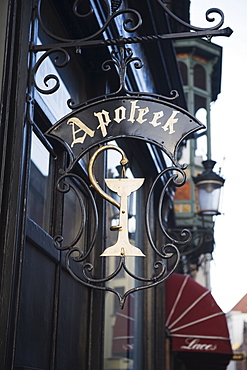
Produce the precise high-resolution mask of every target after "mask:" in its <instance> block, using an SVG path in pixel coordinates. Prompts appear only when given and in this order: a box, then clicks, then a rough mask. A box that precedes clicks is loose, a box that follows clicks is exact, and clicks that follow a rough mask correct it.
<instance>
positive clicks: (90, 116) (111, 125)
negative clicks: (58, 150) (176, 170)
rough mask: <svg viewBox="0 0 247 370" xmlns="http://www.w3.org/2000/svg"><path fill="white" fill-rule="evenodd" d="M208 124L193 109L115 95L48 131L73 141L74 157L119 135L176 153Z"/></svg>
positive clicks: (72, 150)
mask: <svg viewBox="0 0 247 370" xmlns="http://www.w3.org/2000/svg"><path fill="white" fill-rule="evenodd" d="M203 127H204V125H203V124H202V123H200V122H199V121H198V120H197V119H196V118H195V117H193V116H192V115H191V114H190V113H189V112H187V111H185V110H183V109H182V108H179V107H177V106H176V105H173V104H171V103H167V102H164V101H162V100H158V99H153V98H142V97H133V96H132V97H114V98H107V99H105V100H101V101H99V102H94V103H92V104H88V105H85V106H83V107H82V108H80V109H77V110H75V111H73V112H72V113H70V114H69V115H67V116H65V117H63V118H62V119H61V120H60V121H58V122H57V123H56V124H55V125H54V126H52V127H51V128H50V129H49V130H48V131H47V133H46V135H49V136H50V135H51V136H53V137H56V138H58V139H59V140H61V141H63V142H65V143H66V144H67V145H69V147H70V149H71V152H72V153H73V155H74V159H77V158H78V157H80V156H81V155H82V154H83V153H84V152H85V151H86V150H88V149H89V148H90V147H92V146H94V145H95V144H97V143H100V142H102V141H103V142H105V141H108V140H113V139H116V138H119V137H137V138H141V139H144V140H149V141H153V142H154V143H156V144H158V145H160V146H162V147H164V148H165V149H166V150H167V151H168V152H169V153H171V154H172V155H173V156H174V155H175V151H176V148H177V146H178V144H179V143H180V142H181V141H182V140H183V139H185V137H186V136H187V135H189V134H191V133H192V132H195V131H197V130H199V129H201V128H203Z"/></svg>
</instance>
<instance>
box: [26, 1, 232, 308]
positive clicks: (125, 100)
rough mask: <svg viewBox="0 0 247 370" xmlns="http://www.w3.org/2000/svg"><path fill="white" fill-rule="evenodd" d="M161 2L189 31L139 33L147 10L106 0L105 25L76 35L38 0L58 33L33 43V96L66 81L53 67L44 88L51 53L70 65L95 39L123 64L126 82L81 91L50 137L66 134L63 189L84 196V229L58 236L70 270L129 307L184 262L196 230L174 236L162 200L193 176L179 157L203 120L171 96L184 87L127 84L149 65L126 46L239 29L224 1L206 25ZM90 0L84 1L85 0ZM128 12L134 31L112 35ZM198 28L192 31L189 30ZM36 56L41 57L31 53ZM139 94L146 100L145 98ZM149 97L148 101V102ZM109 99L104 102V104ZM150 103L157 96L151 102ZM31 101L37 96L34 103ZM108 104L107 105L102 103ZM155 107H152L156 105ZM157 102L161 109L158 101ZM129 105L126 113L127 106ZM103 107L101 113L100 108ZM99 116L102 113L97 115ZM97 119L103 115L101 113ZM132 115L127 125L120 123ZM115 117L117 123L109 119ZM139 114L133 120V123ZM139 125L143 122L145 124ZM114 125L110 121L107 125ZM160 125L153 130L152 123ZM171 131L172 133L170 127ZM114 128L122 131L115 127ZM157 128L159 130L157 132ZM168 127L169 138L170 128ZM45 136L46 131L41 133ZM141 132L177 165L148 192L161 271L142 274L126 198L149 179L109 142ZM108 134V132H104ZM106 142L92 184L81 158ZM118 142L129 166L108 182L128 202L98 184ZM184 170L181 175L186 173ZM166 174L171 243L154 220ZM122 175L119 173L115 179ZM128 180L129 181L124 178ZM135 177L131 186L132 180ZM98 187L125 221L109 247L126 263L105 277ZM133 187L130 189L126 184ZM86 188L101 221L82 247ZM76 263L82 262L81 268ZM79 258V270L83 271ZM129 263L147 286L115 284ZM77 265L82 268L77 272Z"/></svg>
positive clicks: (127, 26)
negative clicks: (163, 89)
mask: <svg viewBox="0 0 247 370" xmlns="http://www.w3.org/2000/svg"><path fill="white" fill-rule="evenodd" d="M157 2H158V4H159V5H160V6H161V10H163V11H164V12H165V13H166V14H167V15H168V16H169V17H172V18H173V19H174V20H175V21H177V22H179V23H180V24H182V25H183V26H185V27H187V28H188V32H183V33H175V34H162V35H139V34H138V36H133V33H135V32H136V31H137V30H138V31H139V30H140V26H141V24H142V17H141V15H140V13H139V12H138V11H137V10H135V9H128V8H127V9H121V4H122V1H121V0H115V1H114V0H112V1H111V6H110V5H109V1H107V0H101V3H102V5H104V6H105V19H104V21H103V24H102V26H101V27H100V28H99V29H98V30H97V31H96V32H94V33H92V34H91V35H88V36H86V37H84V38H80V39H68V38H64V37H61V36H60V35H56V34H54V33H53V32H51V31H50V30H49V29H48V28H47V27H46V26H45V24H44V22H43V20H42V1H41V0H40V1H39V2H38V5H37V7H36V9H35V14H34V20H33V21H34V23H35V20H38V23H39V26H40V27H41V28H42V30H43V32H44V33H45V34H46V35H47V36H48V37H49V38H50V39H51V40H54V42H52V43H51V44H42V45H37V44H35V43H34V42H32V43H31V44H30V52H31V54H32V56H34V55H36V56H37V61H36V62H35V63H34V65H31V67H30V86H29V88H30V90H29V92H28V93H29V94H28V102H29V103H31V101H30V99H29V97H30V96H31V95H32V94H31V90H32V88H33V87H35V88H36V89H37V90H38V91H39V92H40V93H41V94H53V93H54V92H56V91H57V90H58V89H59V86H60V81H59V77H58V76H56V75H54V74H52V73H50V74H48V75H46V76H45V77H44V79H43V82H44V86H45V88H41V87H40V86H39V85H38V83H37V81H36V74H37V71H38V70H39V68H40V66H41V65H42V63H43V62H44V61H45V60H46V58H48V57H50V56H51V55H53V56H55V58H54V59H53V62H54V64H55V67H57V68H62V67H65V66H66V65H67V64H68V63H69V61H70V52H71V49H72V50H74V51H75V50H76V52H78V53H79V52H80V50H81V49H82V48H88V47H100V46H102V47H108V48H109V49H110V55H111V59H110V60H107V61H105V62H104V63H103V65H102V69H103V70H104V71H108V70H109V69H110V68H111V66H112V65H114V67H115V68H116V70H117V72H118V76H119V86H118V89H117V90H116V91H114V92H111V93H109V94H107V95H103V96H100V97H97V98H95V99H92V100H90V101H87V102H83V103H79V104H75V102H74V101H73V99H70V100H69V101H68V102H67V104H68V106H69V108H71V109H72V110H73V115H68V116H66V117H64V118H62V119H61V120H60V121H59V122H57V123H56V125H54V126H53V127H52V128H51V129H50V130H48V132H47V133H46V137H49V136H53V138H54V137H55V138H56V139H57V140H59V141H60V142H61V143H62V144H63V145H64V146H65V148H66V150H67V152H68V157H69V163H68V166H67V168H66V169H65V170H63V171H61V176H60V178H59V180H58V183H57V189H58V191H60V192H62V193H64V194H66V193H68V192H69V191H71V190H72V191H73V192H74V193H75V194H76V196H77V199H78V202H79V205H80V210H81V215H82V217H81V224H80V228H79V231H78V233H77V235H76V236H75V237H74V239H73V240H72V241H71V242H70V243H68V244H66V245H64V243H63V237H62V236H61V235H57V236H55V237H54V240H53V242H54V246H55V247H56V248H57V249H58V250H60V251H65V252H66V266H67V269H68V271H69V272H70V274H71V275H72V276H73V277H74V278H75V279H76V280H77V281H79V282H80V283H82V284H84V285H86V286H88V287H90V288H94V289H99V290H102V291H111V292H113V293H114V294H116V296H117V297H118V298H119V301H120V306H121V307H122V308H123V306H124V302H125V300H126V297H127V296H128V295H129V294H131V293H132V292H134V291H138V290H143V289H148V288H151V287H154V286H156V285H158V284H160V283H162V282H163V281H165V280H166V279H167V278H168V277H169V276H170V275H171V274H172V272H173V271H174V269H175V268H176V266H177V264H178V261H179V250H178V246H179V245H185V244H186V243H188V242H189V240H190V238H191V235H190V232H189V231H188V230H183V231H182V232H181V237H182V240H175V239H174V238H172V237H171V236H170V235H169V234H168V232H167V230H166V227H165V225H164V224H163V219H162V205H163V202H164V197H165V194H166V191H167V189H168V188H169V187H170V186H171V185H172V186H182V185H183V184H184V183H185V181H186V176H185V172H184V170H185V166H180V165H179V164H177V163H176V160H175V157H176V150H177V147H178V145H179V143H180V142H181V140H183V139H184V138H185V136H186V135H188V134H190V133H192V132H194V131H196V130H198V129H199V128H201V127H202V125H201V124H200V123H199V122H198V121H197V120H196V119H194V117H192V116H191V115H190V114H189V113H188V112H185V111H183V110H182V109H180V108H179V107H176V106H175V105H173V104H172V103H171V100H173V99H175V98H176V97H177V96H178V93H177V92H176V91H172V92H171V96H169V97H164V96H160V95H157V94H148V93H145V92H132V91H129V89H128V88H127V86H126V73H127V68H128V67H129V65H130V64H131V63H132V62H134V67H135V68H137V69H139V68H141V67H142V61H141V60H140V58H137V57H134V56H133V51H132V50H131V49H130V48H129V47H126V46H125V45H126V44H135V43H140V42H152V41H162V40H176V39H181V38H194V37H200V38H201V37H206V38H207V39H208V40H209V41H210V40H211V38H212V37H213V36H230V35H231V33H232V30H231V29H230V28H225V29H220V28H221V26H222V25H223V22H224V15H223V13H222V11H221V10H219V9H215V8H214V9H210V10H208V11H207V13H206V19H207V21H209V22H213V21H214V18H211V15H212V14H213V13H216V14H218V15H219V16H220V21H219V23H218V24H216V25H215V26H213V27H210V28H199V27H195V26H192V25H190V24H188V23H186V22H184V21H182V20H181V19H179V18H178V17H176V16H175V15H174V14H173V13H172V12H171V11H170V10H169V9H168V8H167V6H166V5H165V4H164V3H163V1H162V0H157ZM79 3H80V0H76V1H75V2H74V4H73V13H74V16H75V17H78V18H81V19H86V18H88V17H90V16H91V15H92V13H93V12H94V10H93V8H91V9H90V10H88V11H86V12H85V14H83V13H80V12H79V11H78V9H79ZM81 4H82V5H83V1H82V2H81ZM117 17H119V19H122V31H123V32H124V33H127V34H128V33H129V34H131V36H130V37H119V38H116V39H111V38H110V39H107V38H106V36H105V35H106V34H107V31H108V30H109V28H110V27H111V25H113V23H114V22H115V20H116V18H117ZM189 30H190V31H189ZM38 52H43V54H42V55H41V56H40V57H38ZM31 59H32V60H34V59H35V58H31ZM51 81H53V82H54V85H53V87H52V88H49V82H51ZM137 102H138V104H139V105H138V106H137ZM147 102H148V103H147ZM103 103H104V109H103V108H102V104H103ZM96 104H97V109H101V111H98V112H96V111H95V109H96V108H95V105H96ZM147 104H150V105H149V106H147ZM30 106H31V104H30ZM112 106H113V108H112V109H113V110H114V112H115V117H114V119H110V117H109V116H108V114H110V113H109V112H108V111H107V109H110V107H112ZM99 107H100V108H99ZM129 107H131V109H132V110H133V112H136V111H137V109H138V110H139V115H138V117H134V115H133V117H132V120H133V122H134V120H136V122H137V123H136V125H135V130H134V131H133V125H129V123H128V121H131V119H127V118H126V117H125V113H126V111H127V109H129ZM149 108H150V109H149ZM151 108H153V110H152V109H151ZM151 110H152V114H153V116H150V117H149V119H148V120H147V119H143V117H144V115H146V114H148V112H149V113H150V112H151ZM84 111H87V114H89V115H90V117H91V118H90V124H92V126H90V127H89V126H87V125H86V124H85V123H84V121H83V120H81V119H80V115H82V116H83V114H84ZM120 112H121V114H120ZM97 115H98V116H97ZM95 116H97V117H98V121H97V118H95ZM29 119H30V121H31V122H32V114H31V112H29ZM94 120H96V122H95V121H94ZM122 120H125V125H124V127H125V128H124V129H123V131H121V130H122V126H121V125H119V123H120V122H121V121H122ZM177 121H181V124H180V125H179V124H178V125H177V126H176V127H177V128H176V130H174V127H173V126H174V124H175V123H177ZM110 122H112V123H111V125H109V127H108V124H109V123H110ZM115 122H117V125H118V129H117V130H118V131H117V132H118V133H117V134H116V130H115V127H116V125H115ZM133 122H132V123H133ZM138 125H139V126H138ZM106 128H107V129H106ZM151 129H152V130H151ZM168 132H169V133H168ZM78 133H80V134H83V136H80V135H79V136H78ZM112 133H114V135H113V134H112ZM150 134H151V135H150ZM164 135H166V137H165V139H164V138H163V136H164ZM40 136H42V135H41V134H40ZM133 136H135V137H138V138H139V139H140V140H145V142H148V143H152V144H155V145H157V146H158V147H159V148H160V149H161V150H162V151H163V152H164V153H165V154H166V155H168V157H169V158H170V160H171V162H172V163H173V166H171V167H169V168H166V169H164V170H163V171H161V173H160V174H159V175H158V176H157V178H156V179H155V180H154V182H153V184H152V186H151V188H150V190H149V194H148V197H147V202H146V211H145V225H146V230H147V238H148V241H149V244H150V246H151V248H152V249H153V252H154V254H155V255H156V257H157V258H159V259H160V260H157V261H155V262H154V264H153V268H154V271H155V272H154V274H153V275H152V276H150V277H143V276H137V275H136V274H135V273H134V272H132V271H130V269H129V268H128V267H127V264H126V257H127V256H133V255H135V256H136V255H139V256H142V257H144V253H143V252H142V251H141V248H140V246H133V245H131V243H130V242H129V239H128V230H127V226H128V225H127V224H128V219H127V217H126V203H127V198H128V194H129V193H131V192H133V191H135V190H137V189H138V188H139V187H141V185H142V182H143V179H132V180H131V181H129V179H126V178H125V175H124V173H125V166H126V164H127V158H126V155H125V153H124V152H123V151H122V150H121V149H120V148H118V147H112V146H108V145H104V146H102V145H103V144H106V143H107V142H108V141H109V140H111V139H112V138H117V139H118V138H123V137H126V138H128V137H133ZM46 137H43V141H45V140H46ZM102 137H103V138H102ZM98 145H100V146H101V147H100V149H99V150H98V151H96V152H95V154H94V155H93V156H92V158H91V160H90V162H89V167H88V173H89V179H90V182H91V183H90V184H88V182H87V181H85V180H83V179H82V178H81V177H80V176H78V174H77V173H76V172H75V171H74V168H75V164H76V163H77V162H78V161H79V160H80V159H81V158H82V156H83V155H84V154H86V153H88V152H89V150H92V149H95V147H96V146H98ZM107 149H113V150H117V151H120V152H121V154H122V160H121V162H120V165H121V166H122V178H121V179H108V180H106V184H107V186H108V187H109V188H110V189H112V190H113V191H116V192H117V193H118V194H119V195H120V197H121V200H120V203H118V202H116V201H115V200H114V199H112V198H111V197H109V196H108V195H107V194H106V192H104V190H102V189H101V188H100V187H99V185H98V184H97V182H96V180H95V177H94V171H93V166H94V162H95V160H96V158H97V156H98V155H99V154H100V153H101V152H102V151H104V150H107ZM178 174H179V175H180V178H182V180H181V181H178ZM161 178H163V179H165V180H164V182H165V184H164V187H163V190H162V192H161V194H160V199H159V209H158V221H159V226H160V228H161V230H162V232H163V233H164V235H165V237H166V240H167V241H168V242H167V243H166V244H165V245H163V246H156V245H155V242H154V240H153V237H152V232H151V228H150V204H151V198H152V195H153V192H154V189H155V186H156V185H157V183H158V182H159V181H160V179H161ZM113 180H114V181H113ZM123 184H125V185H124V186H123ZM126 184H127V186H126ZM92 187H94V189H96V191H98V192H99V194H100V195H101V196H103V198H105V199H106V201H110V202H111V203H112V204H114V205H115V206H116V207H117V208H118V209H119V211H120V224H119V225H118V227H117V232H118V240H117V242H116V244H115V245H113V246H110V247H108V248H109V249H108V248H107V249H106V250H105V251H104V252H103V254H102V256H105V255H108V256H109V255H114V256H118V258H119V263H118V266H117V267H116V269H115V271H114V272H113V273H111V274H110V275H109V276H103V277H102V276H101V277H98V276H96V275H95V274H96V273H94V266H93V264H92V263H91V262H88V261H89V258H90V254H91V252H92V250H93V248H94V247H95V242H96V235H97V231H98V210H97V206H96V202H95V199H94V195H93V192H92ZM126 188H127V190H128V191H127V192H124V190H126ZM82 193H83V194H86V195H87V198H88V200H87V201H88V202H89V203H90V207H91V209H92V213H93V222H92V223H91V229H93V231H92V233H91V239H90V240H89V241H88V242H86V243H85V245H84V248H83V250H82V248H80V247H79V246H78V245H79V241H80V240H81V238H82V236H83V234H84V230H85V228H86V227H87V223H88V222H89V218H88V217H87V212H86V208H87V207H86V205H85V202H84V198H83V196H82ZM171 258H172V259H173V260H174V262H173V268H172V269H171V270H170V271H167V266H166V265H167V260H168V259H171ZM75 265H76V266H77V268H76V269H74V267H75ZM78 266H79V270H80V271H79V273H78ZM122 269H123V270H124V271H125V272H126V273H127V274H128V275H129V276H130V277H132V278H134V279H135V280H136V281H138V282H139V283H140V285H139V286H136V287H134V288H132V289H129V290H128V291H126V292H125V293H124V294H120V293H119V292H118V291H117V290H115V289H113V288H111V287H110V286H107V285H106V283H107V282H109V281H110V280H111V279H113V278H114V277H115V276H116V275H117V274H118V273H119V272H120V270H122ZM76 271H77V272H76Z"/></svg>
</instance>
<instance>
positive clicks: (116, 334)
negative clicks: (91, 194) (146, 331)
mask: <svg viewBox="0 0 247 370" xmlns="http://www.w3.org/2000/svg"><path fill="white" fill-rule="evenodd" d="M111 144H112V143H111ZM113 144H115V143H113ZM120 160H121V155H120V153H119V152H117V151H114V150H108V151H107V164H108V167H107V177H113V178H114V177H115V178H118V177H120V173H121V166H120V165H119V163H120ZM126 177H127V178H133V174H132V172H131V170H130V169H127V171H126ZM138 192H141V189H139V190H138ZM110 195H111V196H114V198H115V197H116V196H117V195H116V194H114V193H112V192H111V193H110ZM139 197H140V194H139V193H138V194H137V193H136V192H133V193H132V194H131V195H130V196H129V197H128V227H129V228H128V237H129V241H130V243H131V244H132V245H136V246H137V245H138V247H139V244H140V243H138V239H139V233H138V229H139V228H138V225H136V224H137V222H136V215H137V203H138V202H137V199H139ZM117 201H118V202H119V201H120V200H119V197H117ZM107 219H108V223H107V224H108V227H107V230H106V231H107V247H108V246H110V245H113V244H114V243H115V242H116V240H117V236H118V232H119V231H110V226H112V225H114V226H115V225H118V224H119V210H118V208H117V207H116V206H113V205H112V204H111V203H108V207H107ZM119 260H120V257H107V258H106V275H109V274H110V273H112V272H113V271H114V270H115V269H116V267H117V265H118V263H119ZM139 263H140V261H139V259H138V258H136V257H126V264H127V267H128V269H129V270H130V271H131V272H132V273H134V274H137V275H138V267H139V266H138V264H139ZM109 286H110V287H112V288H114V289H116V290H117V291H118V292H119V293H120V294H123V293H124V292H126V291H127V290H129V289H131V288H133V287H134V286H135V280H134V279H132V278H131V277H130V276H129V275H128V274H127V273H126V272H125V271H124V270H123V269H122V270H121V271H120V272H119V273H118V275H117V276H116V277H115V278H114V279H113V280H110V282H109ZM140 307H141V300H140V295H138V297H136V296H135V294H132V295H130V296H128V297H127V299H126V302H125V305H124V308H123V309H121V308H120V305H119V300H118V298H117V297H116V296H115V294H113V293H107V294H106V297H105V330H104V333H105V344H104V349H105V350H104V370H110V369H129V370H130V369H136V370H141V368H142V367H140V366H141V365H140V363H141V357H140V351H139V345H137V343H140V342H141V339H140V338H141V331H140V325H139V320H140V318H141V316H142V315H141V309H139V310H138V308H140ZM138 326H139V328H138Z"/></svg>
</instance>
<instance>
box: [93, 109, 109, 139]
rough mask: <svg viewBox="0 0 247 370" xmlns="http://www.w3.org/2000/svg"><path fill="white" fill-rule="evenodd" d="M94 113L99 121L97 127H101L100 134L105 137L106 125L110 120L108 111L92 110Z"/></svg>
mask: <svg viewBox="0 0 247 370" xmlns="http://www.w3.org/2000/svg"><path fill="white" fill-rule="evenodd" d="M94 115H95V117H97V118H98V121H99V126H98V127H97V128H100V129H101V133H102V136H103V137H105V136H106V135H107V131H106V126H108V125H109V123H110V122H111V120H110V116H109V112H108V111H107V110H104V109H103V110H102V111H101V112H98V113H95V112H94Z"/></svg>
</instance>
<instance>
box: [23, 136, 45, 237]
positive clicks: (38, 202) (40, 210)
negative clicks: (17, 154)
mask: <svg viewBox="0 0 247 370" xmlns="http://www.w3.org/2000/svg"><path fill="white" fill-rule="evenodd" d="M50 182H51V176H50V154H49V152H48V150H46V148H45V147H44V146H43V144H42V143H41V142H40V140H39V139H38V138H37V136H36V135H35V134H32V146H31V165H30V180H29V193H28V203H27V215H28V217H30V218H31V219H32V220H33V221H34V222H36V223H37V224H38V225H39V226H41V227H42V228H43V229H44V230H45V231H46V232H49V209H50V197H51V193H50V191H49V189H50Z"/></svg>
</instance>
